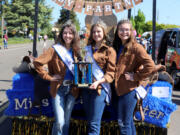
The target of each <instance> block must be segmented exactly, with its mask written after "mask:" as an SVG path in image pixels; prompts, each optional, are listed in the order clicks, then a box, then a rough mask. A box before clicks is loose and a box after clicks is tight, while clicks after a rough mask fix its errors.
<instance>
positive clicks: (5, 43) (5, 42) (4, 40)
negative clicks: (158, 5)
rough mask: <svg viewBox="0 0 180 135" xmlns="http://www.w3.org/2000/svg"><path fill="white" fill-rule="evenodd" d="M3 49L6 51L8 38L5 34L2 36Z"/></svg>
mask: <svg viewBox="0 0 180 135" xmlns="http://www.w3.org/2000/svg"><path fill="white" fill-rule="evenodd" d="M3 42H4V49H8V36H7V34H4V35H3Z"/></svg>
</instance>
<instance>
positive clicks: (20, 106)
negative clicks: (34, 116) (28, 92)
mask: <svg viewBox="0 0 180 135" xmlns="http://www.w3.org/2000/svg"><path fill="white" fill-rule="evenodd" d="M14 101H15V110H19V109H20V108H22V107H23V105H24V109H28V107H27V98H24V99H23V100H22V104H20V102H19V99H18V98H15V99H14Z"/></svg>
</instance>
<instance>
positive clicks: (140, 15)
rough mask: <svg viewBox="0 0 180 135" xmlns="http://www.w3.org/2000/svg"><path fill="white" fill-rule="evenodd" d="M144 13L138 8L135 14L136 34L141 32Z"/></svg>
mask: <svg viewBox="0 0 180 135" xmlns="http://www.w3.org/2000/svg"><path fill="white" fill-rule="evenodd" d="M145 19H146V18H145V15H144V13H143V12H142V11H141V10H140V9H139V10H138V14H137V16H135V17H134V21H135V29H136V31H137V34H142V33H143V26H144V24H145Z"/></svg>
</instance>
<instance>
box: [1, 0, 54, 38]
mask: <svg viewBox="0 0 180 135" xmlns="http://www.w3.org/2000/svg"><path fill="white" fill-rule="evenodd" d="M34 8H35V0H11V1H10V2H9V3H8V2H6V4H4V19H5V20H6V22H7V29H8V32H9V34H13V35H19V34H20V33H23V32H25V31H26V32H27V34H29V33H30V32H32V31H33V29H34V16H35V9H34ZM38 11H39V12H38V30H41V31H42V32H44V33H46V32H47V31H48V30H49V29H50V28H51V24H50V21H51V19H52V18H51V12H52V8H49V7H48V6H46V5H45V0H40V1H39V10H38Z"/></svg>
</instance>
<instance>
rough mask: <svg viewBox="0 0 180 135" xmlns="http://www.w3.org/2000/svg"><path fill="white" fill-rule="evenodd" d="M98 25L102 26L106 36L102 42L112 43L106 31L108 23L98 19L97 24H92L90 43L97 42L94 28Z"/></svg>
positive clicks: (93, 44)
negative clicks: (94, 37)
mask: <svg viewBox="0 0 180 135" xmlns="http://www.w3.org/2000/svg"><path fill="white" fill-rule="evenodd" d="M96 26H97V27H100V28H102V30H103V33H104V36H103V41H102V43H104V44H106V45H110V42H109V39H108V36H107V31H106V29H107V26H106V24H105V23H104V22H103V21H101V20H99V21H97V22H96V23H95V24H93V25H92V26H91V30H90V36H89V39H88V45H92V46H95V44H96V42H95V40H94V39H93V29H94V27H96Z"/></svg>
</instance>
